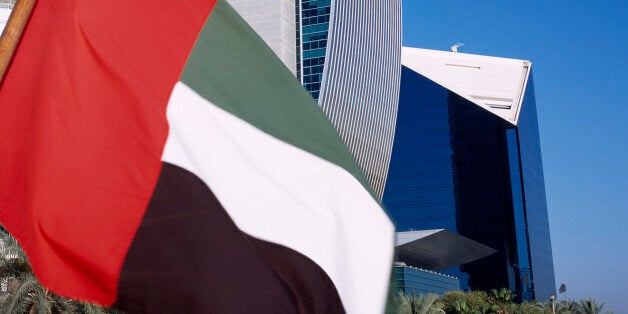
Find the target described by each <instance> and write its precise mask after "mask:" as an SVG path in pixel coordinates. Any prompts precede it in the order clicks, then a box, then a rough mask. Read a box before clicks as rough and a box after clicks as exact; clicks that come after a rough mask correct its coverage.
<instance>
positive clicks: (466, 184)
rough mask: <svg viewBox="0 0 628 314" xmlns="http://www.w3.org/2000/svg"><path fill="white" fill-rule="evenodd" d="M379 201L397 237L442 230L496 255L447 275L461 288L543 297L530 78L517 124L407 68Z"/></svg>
mask: <svg viewBox="0 0 628 314" xmlns="http://www.w3.org/2000/svg"><path fill="white" fill-rule="evenodd" d="M401 77H402V78H401V91H400V96H399V107H398V118H397V129H396V131H395V139H394V144H393V152H392V157H391V163H390V168H389V173H388V181H387V183H386V187H385V190H384V196H383V203H384V205H385V206H386V207H387V208H388V210H389V213H390V215H391V216H392V218H393V220H394V222H395V224H396V226H397V228H398V230H399V231H407V230H411V229H416V230H421V229H439V228H444V229H448V230H451V231H454V232H457V233H459V234H461V235H463V236H465V237H468V238H470V239H472V240H475V241H477V242H480V243H482V244H485V245H488V246H489V247H491V248H493V249H496V250H498V253H496V254H494V255H492V256H489V257H486V258H483V259H480V260H478V261H475V262H472V263H469V264H465V265H462V266H460V267H456V268H454V269H450V270H447V271H445V273H449V274H451V275H454V276H456V277H458V278H460V285H461V287H462V288H463V289H473V290H489V289H493V288H501V287H507V288H509V289H511V290H513V291H514V292H515V293H516V294H517V295H518V296H519V298H521V299H523V300H532V299H537V300H545V299H547V297H548V296H549V293H552V292H554V273H553V263H552V255H551V247H550V238H549V225H548V223H547V207H546V204H545V187H544V181H543V167H542V164H541V153H540V144H539V134H538V125H537V119H536V106H535V103H534V89H533V82H532V77H531V76H530V78H529V81H528V82H529V83H528V85H527V86H528V87H527V90H526V92H525V96H524V97H525V98H524V102H523V104H522V111H521V114H520V119H519V122H518V126H514V125H512V124H510V123H508V122H506V121H505V120H503V119H501V118H499V117H497V116H495V115H493V114H492V113H490V112H488V111H486V110H484V109H482V108H480V107H479V106H477V105H475V104H473V103H471V102H470V101H468V100H466V99H464V98H462V97H460V96H458V95H457V94H454V93H452V92H450V91H449V90H447V89H446V88H444V87H442V86H440V85H438V84H436V83H434V82H433V81H431V80H429V79H427V78H425V77H423V76H421V75H420V74H418V73H416V72H414V71H412V70H410V69H408V68H406V67H403V68H402V75H401Z"/></svg>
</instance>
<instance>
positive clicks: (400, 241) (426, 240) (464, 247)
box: [395, 229, 497, 270]
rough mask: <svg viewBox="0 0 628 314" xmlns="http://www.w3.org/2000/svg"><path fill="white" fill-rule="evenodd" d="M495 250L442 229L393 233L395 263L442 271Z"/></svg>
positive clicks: (490, 253)
mask: <svg viewBox="0 0 628 314" xmlns="http://www.w3.org/2000/svg"><path fill="white" fill-rule="evenodd" d="M496 252H497V251H496V250H493V249H492V248H490V247H488V246H486V245H484V244H481V243H479V242H476V241H473V240H471V239H469V238H466V237H463V236H461V235H459V234H457V233H453V232H451V231H449V230H446V229H436V230H420V231H406V232H397V235H396V247H395V261H399V262H404V263H406V264H408V265H412V266H415V267H421V268H425V269H432V270H443V269H447V268H451V267H454V266H458V265H462V264H466V263H469V262H472V261H475V260H477V259H480V258H483V257H486V256H489V255H492V254H494V253H496Z"/></svg>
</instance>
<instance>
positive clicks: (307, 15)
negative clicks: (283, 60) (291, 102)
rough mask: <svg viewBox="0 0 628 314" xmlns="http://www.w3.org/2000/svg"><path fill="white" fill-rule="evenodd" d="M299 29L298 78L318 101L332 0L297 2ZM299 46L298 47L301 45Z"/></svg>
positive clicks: (302, 0) (304, 0) (303, 0)
mask: <svg viewBox="0 0 628 314" xmlns="http://www.w3.org/2000/svg"><path fill="white" fill-rule="evenodd" d="M296 2H297V6H296V7H297V8H298V9H299V12H298V13H299V17H300V27H298V28H299V32H298V33H297V46H300V48H298V49H299V50H300V51H299V52H298V54H299V55H300V58H299V56H297V69H298V70H297V71H298V72H299V73H298V74H297V77H299V78H301V82H302V83H303V86H305V89H307V91H308V92H310V94H311V95H312V97H314V99H316V100H318V96H319V94H320V89H321V82H322V80H323V66H324V64H325V52H326V50H327V36H328V34H329V17H330V10H331V0H301V1H299V0H297V1H296ZM300 44H301V45H300Z"/></svg>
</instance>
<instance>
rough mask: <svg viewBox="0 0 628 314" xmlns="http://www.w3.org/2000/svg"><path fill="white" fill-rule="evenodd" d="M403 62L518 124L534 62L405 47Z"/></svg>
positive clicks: (403, 49) (402, 51)
mask: <svg viewBox="0 0 628 314" xmlns="http://www.w3.org/2000/svg"><path fill="white" fill-rule="evenodd" d="M401 63H402V64H403V66H405V67H407V68H409V69H411V70H412V71H415V72H417V73H419V74H421V75H423V76H425V77H427V78H428V79H430V80H432V81H434V82H435V83H437V84H439V85H441V86H443V87H445V88H447V89H448V90H450V91H452V92H454V93H456V94H458V95H460V96H461V97H463V98H465V99H467V100H469V101H471V102H472V103H474V104H476V105H478V106H480V107H482V108H484V109H486V110H488V111H489V112H491V113H493V114H495V115H497V116H499V117H501V118H502V119H504V120H506V121H508V122H510V123H512V124H513V125H517V121H518V119H519V112H520V110H521V102H522V101H523V93H524V92H525V87H526V84H527V82H528V77H529V74H530V68H531V67H532V64H531V63H530V61H527V60H518V59H508V58H498V57H489V56H480V55H472V54H466V53H457V52H449V51H439V50H429V49H420V48H410V47H403V48H402V50H401Z"/></svg>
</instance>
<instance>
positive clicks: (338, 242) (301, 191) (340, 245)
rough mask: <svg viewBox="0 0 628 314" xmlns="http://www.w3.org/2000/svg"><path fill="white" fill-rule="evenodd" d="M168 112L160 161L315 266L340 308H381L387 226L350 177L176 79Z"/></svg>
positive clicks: (388, 249) (245, 224)
mask: <svg viewBox="0 0 628 314" xmlns="http://www.w3.org/2000/svg"><path fill="white" fill-rule="evenodd" d="M269 114H272V113H269ZM167 115H168V122H169V125H170V131H169V134H168V140H167V142H166V147H165V150H164V153H163V157H162V160H163V161H165V162H169V163H172V164H175V165H177V166H180V167H182V168H184V169H186V170H188V171H190V172H192V173H194V174H195V175H197V176H198V177H199V178H201V179H202V180H203V181H204V182H205V183H206V184H207V185H208V186H209V188H210V189H211V190H212V191H213V192H214V194H215V195H216V197H217V198H218V200H219V201H220V203H221V204H222V205H223V207H224V208H225V209H226V210H227V212H228V213H229V215H230V216H231V218H232V219H233V220H234V221H235V223H236V225H237V226H238V227H239V228H240V229H241V230H242V231H244V232H246V233H248V234H249V235H251V236H254V237H257V238H259V239H262V240H266V241H269V242H274V243H277V244H280V245H283V246H286V247H289V248H291V249H293V250H296V251H299V252H301V253H302V254H304V255H306V256H308V257H309V258H310V259H312V260H313V261H314V262H316V263H317V264H318V265H319V266H320V267H321V268H322V269H323V270H325V272H326V273H327V274H328V276H329V277H330V278H331V280H332V281H333V282H334V284H335V285H336V289H337V290H338V293H339V295H340V298H341V300H342V302H343V305H344V307H345V310H347V312H348V313H371V312H382V311H383V309H384V306H385V300H386V295H387V292H388V291H387V287H388V283H389V276H390V269H391V261H392V254H393V241H394V240H393V234H394V227H393V225H392V223H391V222H390V220H389V219H388V217H387V216H386V215H385V213H384V212H383V211H382V209H381V208H380V206H379V205H378V203H377V202H376V201H375V200H374V199H373V198H372V196H371V195H370V194H369V193H368V192H367V191H366V190H365V189H364V187H363V186H362V185H361V184H360V183H359V181H358V180H356V179H355V178H354V177H353V176H352V175H350V174H349V173H348V172H347V171H346V170H344V169H343V168H341V167H338V166H337V165H335V164H333V163H330V162H328V161H326V160H324V159H322V158H320V157H318V156H315V155H313V154H311V153H309V152H306V151H304V150H302V149H300V148H297V147H294V146H292V145H290V144H287V143H285V142H283V141H280V140H278V139H276V138H275V137H272V136H270V135H268V134H266V133H264V132H262V131H260V130H259V129H257V128H255V127H254V126H252V125H250V124H249V123H247V122H245V121H243V120H241V119H239V118H237V117H235V116H233V115H231V114H230V113H228V112H225V111H224V110H222V109H220V108H218V107H217V106H215V105H213V104H212V103H210V102H208V101H207V100H206V99H204V98H203V97H202V96H200V95H198V94H197V93H195V92H194V91H193V90H192V89H190V88H189V87H188V86H187V85H185V84H184V83H181V82H179V83H177V84H176V86H175V88H174V91H173V93H172V95H171V98H170V101H169V103H168V111H167Z"/></svg>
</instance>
